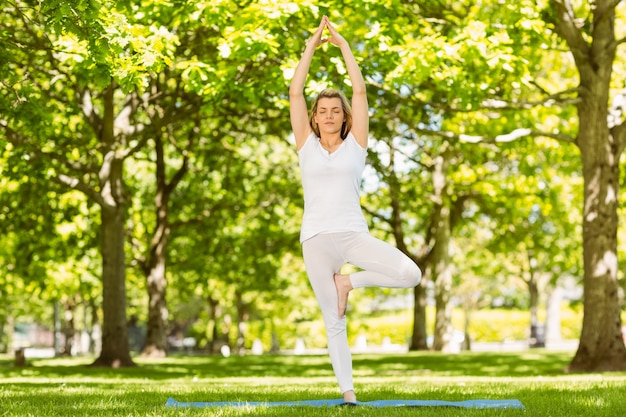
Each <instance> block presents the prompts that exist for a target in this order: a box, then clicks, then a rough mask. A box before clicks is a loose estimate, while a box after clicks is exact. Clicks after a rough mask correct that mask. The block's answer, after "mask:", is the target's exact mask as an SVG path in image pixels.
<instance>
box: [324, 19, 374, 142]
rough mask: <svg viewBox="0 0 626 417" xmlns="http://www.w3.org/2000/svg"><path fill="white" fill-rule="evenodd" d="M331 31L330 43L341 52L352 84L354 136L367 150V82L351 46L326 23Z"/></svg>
mask: <svg viewBox="0 0 626 417" xmlns="http://www.w3.org/2000/svg"><path fill="white" fill-rule="evenodd" d="M326 27H328V30H329V31H330V35H331V36H330V39H328V41H329V42H330V43H332V44H333V45H336V46H338V47H339V49H340V50H341V55H343V60H344V62H345V63H346V68H347V70H348V76H349V77H350V83H351V84H352V134H353V135H354V137H355V138H356V140H357V142H358V143H359V145H361V146H362V147H364V148H367V138H368V136H369V107H368V104H367V91H366V89H365V80H364V79H363V75H362V74H361V70H360V69H359V65H358V64H357V63H356V60H355V59H354V55H353V54H352V50H351V49H350V44H349V43H348V41H346V40H345V39H344V37H343V36H341V35H340V34H339V33H338V32H337V30H335V28H334V27H333V26H332V24H331V23H330V22H327V23H326Z"/></svg>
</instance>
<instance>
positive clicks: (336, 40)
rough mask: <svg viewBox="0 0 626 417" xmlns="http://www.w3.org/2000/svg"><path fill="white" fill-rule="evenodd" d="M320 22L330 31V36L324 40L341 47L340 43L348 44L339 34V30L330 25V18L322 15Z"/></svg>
mask: <svg viewBox="0 0 626 417" xmlns="http://www.w3.org/2000/svg"><path fill="white" fill-rule="evenodd" d="M322 22H323V23H324V24H325V25H326V27H327V28H328V31H329V32H330V38H328V39H326V41H328V42H330V43H332V44H333V45H335V46H339V47H341V46H342V45H347V44H348V41H346V40H345V38H344V37H343V36H341V35H340V34H339V32H337V30H336V29H335V27H334V26H333V25H332V23H330V20H328V17H326V16H324V17H323V18H322Z"/></svg>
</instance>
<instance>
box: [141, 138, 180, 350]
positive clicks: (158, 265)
mask: <svg viewBox="0 0 626 417" xmlns="http://www.w3.org/2000/svg"><path fill="white" fill-rule="evenodd" d="M158 130H159V129H157V132H158ZM154 141H155V151H156V184H157V190H156V197H155V207H156V227H155V230H154V234H153V236H152V241H151V243H150V254H149V257H148V260H147V265H146V266H145V268H144V274H145V275H146V282H147V288H148V299H149V303H148V323H147V331H146V345H145V347H144V350H143V353H142V354H143V355H144V356H156V357H162V356H165V355H166V354H167V320H168V316H169V312H168V309H167V298H166V289H167V275H166V263H167V259H166V256H167V244H168V242H169V236H170V232H171V227H170V223H169V213H170V196H171V194H172V192H173V191H174V189H175V188H176V186H177V185H178V184H179V183H180V181H181V179H182V178H183V177H184V176H185V174H186V173H187V167H188V165H187V157H186V156H185V157H184V158H183V163H182V165H181V167H180V168H179V169H178V170H177V171H176V174H175V175H174V177H173V178H172V181H171V182H170V183H168V182H167V174H166V162H165V148H164V144H163V138H162V136H161V135H160V134H159V133H157V134H156V135H155V137H154Z"/></svg>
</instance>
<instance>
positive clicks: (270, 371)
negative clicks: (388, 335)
mask: <svg viewBox="0 0 626 417" xmlns="http://www.w3.org/2000/svg"><path fill="white" fill-rule="evenodd" d="M571 358H572V353H570V352H566V353H563V352H547V351H544V350H532V351H527V352H515V353H508V352H507V353H482V352H481V353H472V352H464V353H461V354H441V353H436V352H410V353H407V354H393V355H361V354H359V355H354V356H353V363H354V370H355V374H357V375H368V374H371V375H380V376H394V375H416V376H419V375H440V376H491V377H494V376H497V377H507V376H508V377H525V376H526V377H528V376H540V375H544V376H550V375H560V374H563V370H564V368H565V367H566V366H567V364H568V363H569V361H570V360H571ZM135 360H136V361H137V364H138V366H137V367H136V368H121V369H109V368H93V367H88V366H87V365H88V364H89V363H91V362H90V360H89V359H87V358H74V359H60V358H59V359H32V360H29V361H28V362H29V366H27V367H25V368H16V367H13V365H12V361H10V360H7V359H4V360H2V359H0V376H2V377H3V378H20V377H21V378H24V377H46V378H63V377H72V376H76V377H91V378H107V379H112V378H113V379H115V378H119V379H127V378H149V379H157V380H158V379H163V380H164V379H178V378H188V377H190V375H191V376H197V377H199V378H228V377H237V378H246V377H302V378H307V377H311V378H312V377H328V376H332V375H333V373H332V369H331V367H330V361H329V359H328V357H327V356H326V355H310V356H309V355H302V356H287V355H262V356H252V355H250V356H231V357H228V358H224V357H221V356H170V357H168V358H165V359H155V360H148V359H142V358H136V359H135Z"/></svg>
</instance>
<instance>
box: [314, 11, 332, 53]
mask: <svg viewBox="0 0 626 417" xmlns="http://www.w3.org/2000/svg"><path fill="white" fill-rule="evenodd" d="M327 24H328V18H327V17H326V16H324V17H322V21H321V22H320V25H319V27H318V28H317V30H316V31H315V33H313V36H311V39H310V40H309V42H313V45H315V47H316V48H317V47H318V46H320V45H321V44H323V43H325V42H328V40H329V39H328V38H323V37H322V34H323V32H324V28H325V27H326V25H327Z"/></svg>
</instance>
